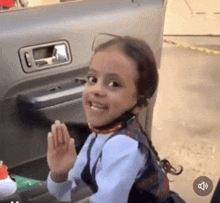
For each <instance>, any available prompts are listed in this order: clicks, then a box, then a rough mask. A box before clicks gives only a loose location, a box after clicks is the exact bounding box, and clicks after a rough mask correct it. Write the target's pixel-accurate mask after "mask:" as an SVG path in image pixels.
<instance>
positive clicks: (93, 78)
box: [87, 75, 97, 83]
mask: <svg viewBox="0 0 220 203" xmlns="http://www.w3.org/2000/svg"><path fill="white" fill-rule="evenodd" d="M87 79H88V83H95V82H97V78H96V77H94V76H91V75H89V76H88V77H87Z"/></svg>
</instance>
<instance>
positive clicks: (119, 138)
mask: <svg viewBox="0 0 220 203" xmlns="http://www.w3.org/2000/svg"><path fill="white" fill-rule="evenodd" d="M112 145H113V146H115V147H120V146H122V145H124V146H133V147H134V148H138V141H136V140H135V139H133V138H131V137H129V136H127V135H123V134H119V135H115V136H113V137H112V138H110V139H109V140H108V141H107V142H106V144H105V146H106V147H109V146H112Z"/></svg>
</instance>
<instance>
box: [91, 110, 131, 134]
mask: <svg viewBox="0 0 220 203" xmlns="http://www.w3.org/2000/svg"><path fill="white" fill-rule="evenodd" d="M133 116H134V114H133V113H131V111H127V112H125V113H124V114H122V115H121V116H120V117H119V118H117V119H115V120H113V121H112V122H111V123H108V124H106V125H103V126H98V127H96V126H91V124H90V123H89V128H90V130H91V131H92V132H95V133H102V134H109V133H111V132H115V131H117V130H119V129H124V128H126V126H127V121H128V120H129V119H130V118H132V117H133Z"/></svg>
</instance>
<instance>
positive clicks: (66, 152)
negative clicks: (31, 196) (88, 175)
mask: <svg viewBox="0 0 220 203" xmlns="http://www.w3.org/2000/svg"><path fill="white" fill-rule="evenodd" d="M75 158H76V150H75V143H74V139H73V138H70V135H69V132H68V130H67V127H66V125H65V124H64V123H60V121H56V122H55V124H53V125H52V126H51V132H49V133H48V150H47V162H48V166H49V168H50V171H51V174H52V179H53V180H54V181H56V182H62V181H59V177H65V178H60V179H63V181H65V179H66V177H67V175H68V172H69V170H70V169H71V168H72V166H73V163H74V160H75Z"/></svg>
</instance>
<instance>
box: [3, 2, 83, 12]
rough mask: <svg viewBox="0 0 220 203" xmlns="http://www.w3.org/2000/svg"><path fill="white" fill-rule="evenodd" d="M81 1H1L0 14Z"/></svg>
mask: <svg viewBox="0 0 220 203" xmlns="http://www.w3.org/2000/svg"><path fill="white" fill-rule="evenodd" d="M68 1H82V0H1V1H0V12H3V11H4V12H5V11H11V10H17V9H22V8H30V7H35V6H45V5H51V4H59V3H64V2H68Z"/></svg>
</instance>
